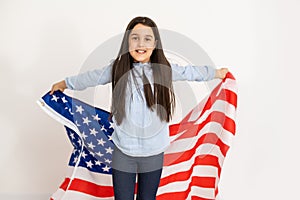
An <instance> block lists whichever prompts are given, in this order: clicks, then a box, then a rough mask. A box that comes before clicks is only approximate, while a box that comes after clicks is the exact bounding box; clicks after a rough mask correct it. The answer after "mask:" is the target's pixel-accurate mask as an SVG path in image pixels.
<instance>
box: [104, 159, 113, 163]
mask: <svg viewBox="0 0 300 200" xmlns="http://www.w3.org/2000/svg"><path fill="white" fill-rule="evenodd" d="M104 161H105V162H106V163H108V164H110V163H111V162H112V161H111V160H109V159H104Z"/></svg>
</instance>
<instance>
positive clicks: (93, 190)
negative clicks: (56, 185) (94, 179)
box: [60, 178, 114, 198]
mask: <svg viewBox="0 0 300 200" xmlns="http://www.w3.org/2000/svg"><path fill="white" fill-rule="evenodd" d="M69 182H70V179H69V178H66V179H65V181H64V182H63V183H62V185H61V186H60V188H61V189H62V190H64V191H66V189H67V186H68V184H69ZM68 190H74V191H77V192H82V193H85V194H89V195H92V196H95V197H102V198H106V197H112V196H113V195H114V192H113V187H112V186H103V185H97V184H95V183H91V182H89V181H85V180H81V179H77V178H75V179H73V180H72V182H71V185H70V187H69V188H68Z"/></svg>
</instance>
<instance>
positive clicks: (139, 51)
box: [135, 49, 147, 54]
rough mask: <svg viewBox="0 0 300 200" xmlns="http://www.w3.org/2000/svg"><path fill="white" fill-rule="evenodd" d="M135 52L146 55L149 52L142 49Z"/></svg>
mask: <svg viewBox="0 0 300 200" xmlns="http://www.w3.org/2000/svg"><path fill="white" fill-rule="evenodd" d="M135 52H137V53H138V54H145V53H146V52H147V51H146V50H142V49H137V50H135Z"/></svg>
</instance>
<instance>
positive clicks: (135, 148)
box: [65, 63, 215, 157]
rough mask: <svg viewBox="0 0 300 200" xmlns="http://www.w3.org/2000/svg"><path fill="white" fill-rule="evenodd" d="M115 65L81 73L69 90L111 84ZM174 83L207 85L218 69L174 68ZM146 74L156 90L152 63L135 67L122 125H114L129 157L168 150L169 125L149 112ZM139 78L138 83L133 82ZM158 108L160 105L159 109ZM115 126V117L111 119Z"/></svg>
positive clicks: (120, 145)
mask: <svg viewBox="0 0 300 200" xmlns="http://www.w3.org/2000/svg"><path fill="white" fill-rule="evenodd" d="M112 64H113V63H111V64H109V65H107V66H106V67H104V68H100V69H95V70H91V71H87V72H85V73H81V74H79V75H77V76H71V77H67V78H66V79H65V81H66V84H67V88H68V89H72V90H83V89H85V88H87V87H94V86H97V85H105V84H107V83H110V82H111V76H112ZM171 68H172V80H173V81H184V80H187V81H208V80H211V79H213V78H214V76H215V69H214V68H213V67H210V66H192V65H187V66H179V65H177V64H171ZM143 73H144V74H145V75H146V77H147V78H148V80H149V83H150V85H151V88H152V90H153V75H152V68H151V64H150V63H133V68H132V70H131V71H130V74H129V76H128V77H129V79H128V85H127V87H126V97H125V113H126V116H125V117H124V119H123V121H122V123H121V124H120V125H117V123H113V126H114V132H113V135H112V140H113V142H114V144H115V145H116V146H117V147H118V148H119V149H120V150H121V151H122V152H123V153H125V154H127V155H129V156H137V157H144V156H151V155H157V154H159V153H161V152H163V151H165V149H166V148H167V147H168V146H169V144H170V138H169V124H168V123H167V122H166V121H161V120H160V118H159V116H158V115H157V112H156V110H155V109H154V110H150V109H149V108H148V107H147V103H146V100H145V96H144V89H143V80H142V74H143ZM133 76H135V78H136V82H135V81H134V79H133ZM158 106H159V105H158ZM112 120H113V122H115V119H114V117H113V118H112Z"/></svg>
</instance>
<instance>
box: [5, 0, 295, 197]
mask: <svg viewBox="0 0 300 200" xmlns="http://www.w3.org/2000/svg"><path fill="white" fill-rule="evenodd" d="M299 9H300V1H298V0H227V1H222V0H194V1H183V0H181V1H175V0H170V1H158V0H152V1H137V0H132V1H116V0H110V1H102V0H85V1H78V0H72V1H71V0H64V1H61V0H60V1H59V0H53V1H46V0H45V1H38V0H28V1H21V0H19V1H16V0H1V1H0V88H1V95H0V134H1V139H0V169H1V170H0V199H3V200H7V199H22V200H24V199H30V200H38V199H39V200H41V199H48V198H49V196H50V195H51V194H52V193H53V192H55V191H56V189H57V188H58V186H59V185H60V183H61V182H62V180H63V178H64V175H65V172H66V166H67V162H68V159H69V156H70V153H71V151H72V147H71V144H70V143H69V141H68V139H67V137H66V134H65V131H64V128H63V126H62V125H61V124H59V123H57V122H56V121H54V120H53V119H51V118H50V117H49V116H47V115H46V114H45V113H44V112H43V111H42V110H41V109H40V108H39V107H38V105H37V104H36V100H37V99H38V98H39V97H41V96H42V95H43V94H44V93H45V92H47V91H48V90H49V89H50V87H51V85H52V84H53V83H54V82H56V81H59V80H61V79H63V78H64V77H66V76H69V75H73V74H76V73H77V72H78V71H79V70H80V67H81V65H82V64H83V63H84V61H85V59H86V58H87V57H88V56H89V55H90V53H91V52H93V51H94V50H95V48H97V47H98V46H99V45H100V44H101V43H102V42H104V41H106V40H108V39H109V38H111V37H112V36H115V35H117V34H120V33H123V32H124V30H125V28H126V25H127V24H128V22H129V21H130V20H131V19H132V18H133V17H136V16H139V15H141V16H148V17H150V18H152V19H153V20H154V21H155V22H156V23H157V25H158V26H159V27H160V28H164V29H169V30H173V31H176V32H178V33H181V34H183V35H185V36H187V37H188V38H190V39H192V40H193V41H195V42H196V43H197V44H199V45H200V46H201V47H202V48H203V49H204V50H205V51H206V52H207V54H208V55H209V57H210V58H211V59H212V60H213V62H214V63H215V65H216V66H223V65H225V66H230V71H231V72H232V73H233V74H234V76H235V77H236V79H237V83H238V91H239V92H238V110H237V120H236V122H237V132H236V137H235V138H234V140H233V143H232V146H231V148H230V150H229V152H228V156H227V158H226V159H225V163H224V165H223V169H222V174H221V182H220V184H219V189H220V195H221V199H222V200H240V199H243V200H252V199H257V200H258V199H259V200H265V199H272V200H275V199H276V200H280V199H297V198H299V197H297V196H298V194H297V193H298V187H299V183H298V179H299V178H300V172H299V168H300V162H299V156H298V154H299V152H300V147H299V139H300V137H299V134H300V131H299V130H298V127H299V116H298V113H299V111H300V110H299V87H298V86H299V83H298V80H297V79H298V78H299V74H300V71H299V69H298V68H299V67H300V65H299V64H300V62H299V57H300V56H299V47H300V39H299V35H300V26H299V19H300V14H299Z"/></svg>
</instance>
